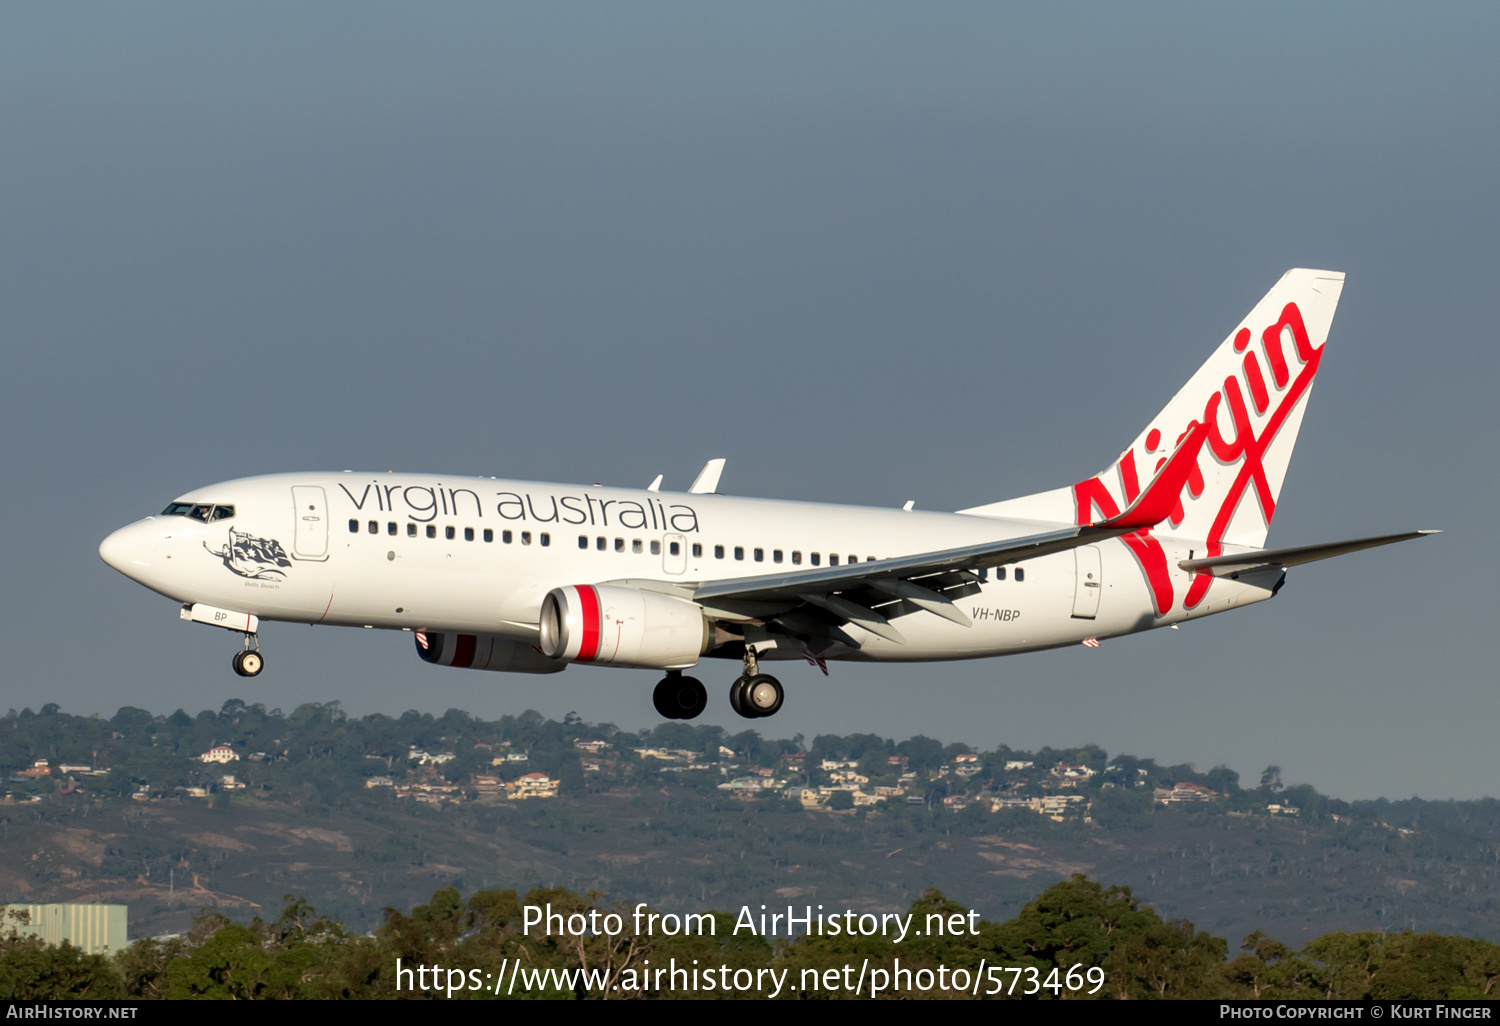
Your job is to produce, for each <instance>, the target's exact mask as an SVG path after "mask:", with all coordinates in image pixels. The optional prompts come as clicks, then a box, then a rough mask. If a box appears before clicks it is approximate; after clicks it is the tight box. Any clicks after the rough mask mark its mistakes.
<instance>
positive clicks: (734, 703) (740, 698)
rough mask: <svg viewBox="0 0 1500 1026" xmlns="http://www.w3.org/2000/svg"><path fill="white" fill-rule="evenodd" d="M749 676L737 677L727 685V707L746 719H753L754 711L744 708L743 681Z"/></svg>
mask: <svg viewBox="0 0 1500 1026" xmlns="http://www.w3.org/2000/svg"><path fill="white" fill-rule="evenodd" d="M749 679H750V678H749V677H739V678H737V679H736V680H735V682H734V683H733V684H731V685H729V708H731V709H733V710H734V711H735V712H737V713H739V714H740V715H741V716H743V717H745V718H746V719H747V720H753V719H755V713H753V712H750V711H748V710H747V709H746V708H745V682H746V681H747V680H749Z"/></svg>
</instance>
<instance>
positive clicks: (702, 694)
mask: <svg viewBox="0 0 1500 1026" xmlns="http://www.w3.org/2000/svg"><path fill="white" fill-rule="evenodd" d="M651 704H652V705H654V706H656V711H657V712H658V713H660V714H661V715H662V716H664V717H665V718H667V719H669V720H691V719H695V718H696V717H698V716H699V715H700V714H701V713H702V712H703V710H704V709H706V708H708V689H707V688H705V687H704V686H703V682H702V681H700V680H698V679H697V678H695V677H684V676H682V675H681V674H677V673H674V674H670V675H669V676H666V677H663V678H662V679H661V681H660V682H658V683H657V685H656V690H654V691H652V692H651Z"/></svg>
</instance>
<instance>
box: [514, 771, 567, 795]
mask: <svg viewBox="0 0 1500 1026" xmlns="http://www.w3.org/2000/svg"><path fill="white" fill-rule="evenodd" d="M561 786H562V781H561V780H553V779H551V778H550V777H548V776H547V774H545V773H524V774H522V775H521V776H519V777H517V778H516V779H515V780H512V781H511V782H510V783H508V784H506V785H505V797H506V798H508V799H510V800H511V801H524V800H526V799H528V798H556V797H557V789H558V788H559V787H561Z"/></svg>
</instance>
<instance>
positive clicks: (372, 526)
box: [370, 520, 380, 534]
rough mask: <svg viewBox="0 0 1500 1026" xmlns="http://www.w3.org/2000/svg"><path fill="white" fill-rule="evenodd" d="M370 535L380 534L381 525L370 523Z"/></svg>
mask: <svg viewBox="0 0 1500 1026" xmlns="http://www.w3.org/2000/svg"><path fill="white" fill-rule="evenodd" d="M370 533H371V534H379V533H380V525H379V524H377V523H376V522H375V521H373V520H371V521H370Z"/></svg>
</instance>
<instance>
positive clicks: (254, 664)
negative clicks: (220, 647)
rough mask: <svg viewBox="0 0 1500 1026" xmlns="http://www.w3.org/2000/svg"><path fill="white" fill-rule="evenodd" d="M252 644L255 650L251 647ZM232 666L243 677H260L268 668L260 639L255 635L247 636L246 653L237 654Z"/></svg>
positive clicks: (231, 663)
mask: <svg viewBox="0 0 1500 1026" xmlns="http://www.w3.org/2000/svg"><path fill="white" fill-rule="evenodd" d="M252 644H253V645H254V646H255V647H254V648H251V647H250V646H251V645H252ZM230 665H231V666H233V667H234V672H235V673H237V674H239V675H240V676H241V677H255V676H259V674H260V671H261V670H263V669H265V666H266V661H265V659H264V658H263V657H262V656H261V654H260V638H259V637H258V636H257V635H254V634H246V635H245V649H244V651H243V652H236V653H235V654H234V659H232V660H231V661H230Z"/></svg>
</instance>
